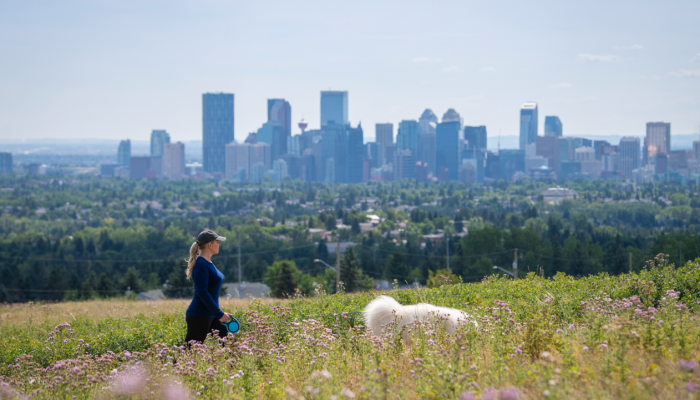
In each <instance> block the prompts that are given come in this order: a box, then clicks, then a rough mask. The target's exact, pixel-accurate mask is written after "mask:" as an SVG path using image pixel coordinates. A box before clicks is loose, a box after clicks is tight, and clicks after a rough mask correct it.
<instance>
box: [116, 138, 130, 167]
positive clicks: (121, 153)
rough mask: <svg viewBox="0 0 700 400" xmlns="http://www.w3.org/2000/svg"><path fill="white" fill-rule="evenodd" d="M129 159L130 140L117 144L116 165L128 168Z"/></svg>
mask: <svg viewBox="0 0 700 400" xmlns="http://www.w3.org/2000/svg"><path fill="white" fill-rule="evenodd" d="M130 158H131V140H129V139H126V140H122V141H121V142H119V147H118V148H117V164H119V165H124V166H129V159H130Z"/></svg>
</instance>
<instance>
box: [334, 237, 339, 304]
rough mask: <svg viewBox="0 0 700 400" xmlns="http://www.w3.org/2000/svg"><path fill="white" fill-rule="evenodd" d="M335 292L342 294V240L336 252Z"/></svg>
mask: <svg viewBox="0 0 700 400" xmlns="http://www.w3.org/2000/svg"><path fill="white" fill-rule="evenodd" d="M335 292H336V293H338V292H340V240H338V247H337V248H336V252H335Z"/></svg>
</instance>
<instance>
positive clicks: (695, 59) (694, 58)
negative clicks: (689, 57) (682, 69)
mask: <svg viewBox="0 0 700 400" xmlns="http://www.w3.org/2000/svg"><path fill="white" fill-rule="evenodd" d="M695 61H700V53H698V54H696V55H695V57H693V62H695Z"/></svg>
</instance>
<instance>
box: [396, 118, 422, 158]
mask: <svg viewBox="0 0 700 400" xmlns="http://www.w3.org/2000/svg"><path fill="white" fill-rule="evenodd" d="M420 136H421V129H420V125H419V124H418V121H413V120H403V121H401V122H399V129H398V133H397V135H396V149H397V151H398V150H411V155H412V156H413V161H414V164H415V161H416V157H415V156H416V155H417V154H418V149H420Z"/></svg>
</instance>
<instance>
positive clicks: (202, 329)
mask: <svg viewBox="0 0 700 400" xmlns="http://www.w3.org/2000/svg"><path fill="white" fill-rule="evenodd" d="M185 322H187V335H186V336H185V344H187V345H188V346H189V343H190V340H196V341H198V342H199V343H202V342H204V339H206V338H207V334H209V332H211V331H212V330H214V329H216V330H218V331H219V337H222V338H223V337H226V336H227V335H228V331H227V330H226V327H225V326H224V325H223V324H222V323H221V322H220V321H219V319H218V318H202V317H195V316H194V315H186V316H185Z"/></svg>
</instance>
